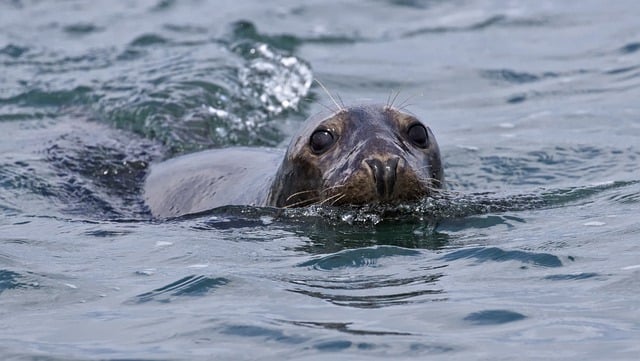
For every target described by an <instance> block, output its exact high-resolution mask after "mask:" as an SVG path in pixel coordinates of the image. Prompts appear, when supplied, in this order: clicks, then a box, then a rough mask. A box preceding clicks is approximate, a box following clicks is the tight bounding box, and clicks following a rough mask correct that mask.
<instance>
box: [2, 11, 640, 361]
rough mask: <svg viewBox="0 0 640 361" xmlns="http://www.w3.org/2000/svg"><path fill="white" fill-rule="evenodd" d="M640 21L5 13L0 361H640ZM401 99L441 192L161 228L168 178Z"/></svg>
mask: <svg viewBox="0 0 640 361" xmlns="http://www.w3.org/2000/svg"><path fill="white" fill-rule="evenodd" d="M639 16H640V3H638V2H637V1H632V0H626V1H624V0H621V1H608V2H603V1H507V0H496V1H489V0H479V1H437V0H424V1H421V0H413V1H410V0H403V1H401V0H388V1H382V0H377V1H375V0H371V1H305V2H295V1H288V2H284V1H279V2H265V1H202V0H190V1H180V2H178V1H171V0H154V1H151V0H149V1H143V0H139V1H134V0H128V1H124V0H123V1H73V0H67V1H55V2H53V1H36V0H30V1H29V0H13V1H9V0H8V1H2V2H0V358H1V359H2V360H125V359H126V360H211V359H234V360H254V359H260V360H282V359H310V360H311V359H313V360H335V359H365V358H380V359H385V360H387V359H393V360H402V359H407V360H409V359H426V358H431V359H452V360H503V359H504V360H507V359H528V360H549V359H558V360H605V359H606V360H614V359H615V360H636V359H638V356H639V355H640V221H639V219H640V218H638V217H639V216H638V215H639V214H640V106H639V105H638V99H640V21H639V20H638V19H639ZM313 79H320V80H321V81H323V83H324V84H326V86H327V87H328V88H329V89H330V90H331V91H332V92H334V93H335V94H339V95H340V97H341V98H342V99H343V100H344V101H345V102H346V103H348V104H354V103H361V102H385V101H386V100H387V99H388V98H389V96H390V95H392V94H395V92H399V96H398V98H397V102H398V103H405V104H406V105H407V107H408V109H409V110H411V111H412V112H413V113H415V114H417V115H418V116H419V117H421V118H422V119H424V120H426V122H427V123H429V124H430V125H431V127H432V129H433V131H434V133H435V134H436V136H437V137H438V142H439V144H440V147H441V150H442V153H443V156H444V161H445V167H446V168H445V169H446V177H447V181H448V188H449V193H448V194H447V195H446V196H445V197H444V198H443V199H427V200H424V201H423V202H421V203H419V204H416V205H408V206H407V207H405V208H403V209H400V210H395V211H385V212H381V211H380V210H377V209H360V210H341V211H336V210H331V209H319V208H308V209H302V210H295V211H290V212H284V213H283V212H280V211H277V210H273V209H250V208H242V207H229V208H225V209H219V210H214V211H212V212H207V213H204V214H200V215H197V216H193V217H185V218H183V219H178V220H172V221H167V222H158V221H153V220H151V219H150V216H149V215H148V213H147V211H146V209H145V207H144V205H143V204H142V202H141V201H140V182H141V180H142V179H143V178H144V176H145V174H146V170H147V167H148V165H149V163H150V162H153V161H159V160H161V159H164V158H169V157H172V156H174V155H177V154H181V153H185V152H190V151H194V150H198V149H205V148H212V147H222V146H232V145H249V146H254V145H255V146H283V145H285V144H287V139H288V136H289V135H290V134H291V133H292V131H293V130H294V129H296V128H297V127H298V126H299V124H300V122H301V121H302V120H303V119H305V118H306V117H307V116H309V115H310V114H313V113H315V112H317V111H319V110H321V109H322V108H323V105H322V104H325V105H328V104H329V103H330V100H329V99H328V97H327V96H326V95H325V94H324V93H323V91H322V89H320V87H319V86H317V84H316V83H313V81H312V80H313Z"/></svg>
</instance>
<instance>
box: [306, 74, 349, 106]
mask: <svg viewBox="0 0 640 361" xmlns="http://www.w3.org/2000/svg"><path fill="white" fill-rule="evenodd" d="M313 80H315V82H316V83H318V85H320V87H321V88H322V89H323V90H324V92H325V93H327V95H328V96H329V99H331V101H333V104H335V105H336V107H338V111H342V110H344V105H343V106H340V104H338V102H337V101H336V98H334V97H333V95H331V93H330V92H329V89H327V87H326V86H324V84H322V82H321V81H320V80H318V79H313Z"/></svg>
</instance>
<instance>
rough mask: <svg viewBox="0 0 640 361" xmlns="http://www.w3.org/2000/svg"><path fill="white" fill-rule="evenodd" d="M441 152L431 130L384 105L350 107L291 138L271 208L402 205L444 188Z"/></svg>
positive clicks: (314, 122) (313, 120) (319, 118)
mask: <svg viewBox="0 0 640 361" xmlns="http://www.w3.org/2000/svg"><path fill="white" fill-rule="evenodd" d="M443 178H444V175H443V169H442V162H441V160H440V151H439V149H438V144H437V143H436V140H435V137H434V136H433V133H432V132H431V130H430V129H429V128H428V127H427V126H425V125H424V124H423V123H422V122H421V121H420V120H418V119H417V118H415V117H414V116H412V115H409V114H407V113H405V112H402V111H400V110H397V109H393V108H390V107H385V106H355V107H348V108H344V109H341V110H340V111H338V112H337V113H335V114H332V115H329V116H328V117H322V116H316V117H312V118H311V119H309V120H308V121H307V123H305V125H304V127H303V128H302V129H301V130H300V132H299V133H298V134H297V135H296V136H295V137H294V138H293V140H292V141H291V144H290V145H289V148H288V150H287V154H286V155H285V158H284V160H283V162H282V164H281V166H280V168H279V170H278V172H277V174H276V177H275V180H274V183H273V185H272V188H271V193H270V197H269V203H270V204H271V205H274V206H277V207H296V206H306V205H311V204H327V205H344V204H354V205H357V204H368V203H399V202H403V201H411V200H417V199H420V198H422V197H424V196H427V195H429V194H431V193H433V192H434V191H437V190H438V189H440V188H442V185H443Z"/></svg>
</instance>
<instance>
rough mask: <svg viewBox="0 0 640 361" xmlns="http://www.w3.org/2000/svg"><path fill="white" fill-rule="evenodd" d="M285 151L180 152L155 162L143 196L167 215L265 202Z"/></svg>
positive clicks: (157, 212) (155, 210)
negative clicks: (165, 159)
mask: <svg viewBox="0 0 640 361" xmlns="http://www.w3.org/2000/svg"><path fill="white" fill-rule="evenodd" d="M283 154H284V151H283V150H279V149H270V148H245V147H236V148H223V149H212V150H207V151H202V152H197V153H193V154H187V155H183V156H179V157H176V158H173V159H169V160H167V161H165V162H162V163H159V164H156V165H154V166H152V167H151V171H150V172H149V174H148V176H147V178H146V180H145V185H144V200H145V202H146V204H147V205H148V206H149V209H150V210H151V213H152V214H153V215H154V216H155V217H158V218H169V217H175V216H180V215H184V214H187V213H197V212H201V211H205V210H208V209H212V208H216V207H220V206H224V205H265V203H266V201H265V200H266V197H267V195H268V192H269V187H270V185H271V181H272V179H273V176H274V174H275V172H276V170H277V168H278V165H279V163H280V160H281V159H282V156H283Z"/></svg>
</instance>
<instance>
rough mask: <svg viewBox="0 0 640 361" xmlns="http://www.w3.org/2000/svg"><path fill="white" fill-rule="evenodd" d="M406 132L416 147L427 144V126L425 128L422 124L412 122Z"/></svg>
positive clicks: (426, 145) (425, 146) (422, 146)
mask: <svg viewBox="0 0 640 361" xmlns="http://www.w3.org/2000/svg"><path fill="white" fill-rule="evenodd" d="M407 134H408V135H409V139H410V140H411V141H412V142H413V144H414V145H415V146H416V147H419V148H427V147H428V146H429V136H428V135H427V128H425V127H424V125H422V124H414V125H412V126H410V127H409V130H408V131H407Z"/></svg>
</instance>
